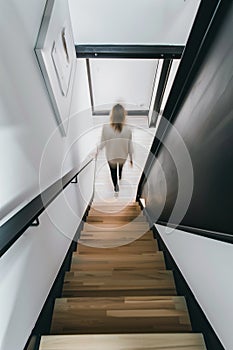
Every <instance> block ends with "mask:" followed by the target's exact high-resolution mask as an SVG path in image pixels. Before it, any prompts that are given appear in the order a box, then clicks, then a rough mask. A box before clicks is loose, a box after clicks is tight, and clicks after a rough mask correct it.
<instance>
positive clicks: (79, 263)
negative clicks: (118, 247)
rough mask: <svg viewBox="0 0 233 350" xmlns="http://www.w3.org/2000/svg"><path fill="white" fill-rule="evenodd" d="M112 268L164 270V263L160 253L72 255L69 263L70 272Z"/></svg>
mask: <svg viewBox="0 0 233 350" xmlns="http://www.w3.org/2000/svg"><path fill="white" fill-rule="evenodd" d="M109 268H110V269H112V268H122V269H128V268H131V269H133V270H135V269H137V268H153V269H157V270H164V269H165V262H164V257H163V253H162V252H156V253H153V254H146V255H137V254H134V255H133V254H128V255H127V256H124V258H123V257H122V255H120V254H119V255H116V254H115V255H113V254H112V255H109V254H105V255H101V254H90V255H86V254H73V257H72V261H71V271H74V270H78V269H79V270H80V271H81V270H85V269H87V270H91V269H93V270H97V269H99V270H106V269H109Z"/></svg>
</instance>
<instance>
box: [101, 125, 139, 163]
mask: <svg viewBox="0 0 233 350" xmlns="http://www.w3.org/2000/svg"><path fill="white" fill-rule="evenodd" d="M104 147H105V153H106V158H107V161H108V162H110V163H111V164H116V163H121V164H123V163H124V162H125V161H126V159H127V157H128V155H129V157H130V160H131V161H132V154H133V145H132V131H131V129H130V128H129V127H128V126H127V125H124V126H123V128H122V130H121V132H119V131H116V130H115V129H114V128H113V127H112V126H111V125H109V124H105V125H104V126H103V129H102V136H101V145H100V147H99V149H102V148H104Z"/></svg>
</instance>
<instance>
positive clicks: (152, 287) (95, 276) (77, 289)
mask: <svg viewBox="0 0 233 350" xmlns="http://www.w3.org/2000/svg"><path fill="white" fill-rule="evenodd" d="M126 295H128V296H132V295H134V296H135V295H157V296H158V295H170V296H171V295H176V288H175V283H174V279H173V273H172V272H171V271H157V270H155V271H153V270H137V271H131V270H124V271H122V270H117V269H112V270H106V271H104V270H103V271H96V270H94V271H81V272H80V271H77V272H67V273H66V275H65V279H64V285H63V297H76V296H89V297H90V296H100V297H102V296H112V297H114V296H126Z"/></svg>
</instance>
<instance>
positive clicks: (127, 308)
mask: <svg viewBox="0 0 233 350" xmlns="http://www.w3.org/2000/svg"><path fill="white" fill-rule="evenodd" d="M190 331H191V325H190V320H189V316H188V312H187V308H186V303H185V299H184V298H183V297H175V296H174V297H169V296H163V297H156V296H153V297H152V296H143V297H140V296H139V297H114V298H113V297H112V298H106V297H105V298H96V297H91V298H87V297H83V298H61V299H57V300H56V303H55V308H54V314H53V321H52V327H51V333H52V334H62V333H64V334H76V333H77V334H80V333H90V334H91V333H137V332H145V333H146V332H147V333H148V332H190Z"/></svg>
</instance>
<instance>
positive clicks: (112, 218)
mask: <svg viewBox="0 0 233 350" xmlns="http://www.w3.org/2000/svg"><path fill="white" fill-rule="evenodd" d="M134 220H135V221H137V222H142V223H147V220H146V218H145V216H144V215H142V214H139V215H138V214H137V213H136V214H127V215H126V214H120V213H117V214H114V215H113V214H108V215H103V214H99V215H97V214H95V215H88V217H87V219H86V222H87V223H94V222H97V223H101V222H102V223H113V224H115V223H119V222H132V221H134Z"/></svg>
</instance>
